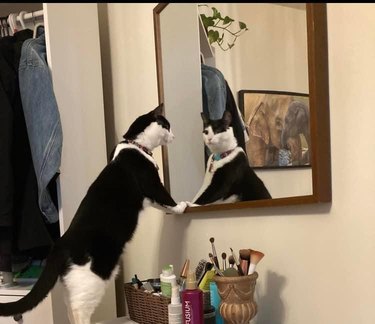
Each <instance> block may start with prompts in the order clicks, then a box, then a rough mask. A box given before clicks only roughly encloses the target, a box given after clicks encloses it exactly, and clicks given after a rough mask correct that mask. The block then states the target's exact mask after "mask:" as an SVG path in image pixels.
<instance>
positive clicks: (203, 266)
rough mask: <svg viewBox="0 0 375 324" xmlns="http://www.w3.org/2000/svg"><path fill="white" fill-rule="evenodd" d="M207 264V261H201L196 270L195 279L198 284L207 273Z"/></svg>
mask: <svg viewBox="0 0 375 324" xmlns="http://www.w3.org/2000/svg"><path fill="white" fill-rule="evenodd" d="M206 264H207V261H206V260H204V259H202V260H200V261H199V263H198V265H197V267H196V268H195V277H196V279H197V283H198V282H200V281H201V280H202V278H203V276H204V274H205V272H206Z"/></svg>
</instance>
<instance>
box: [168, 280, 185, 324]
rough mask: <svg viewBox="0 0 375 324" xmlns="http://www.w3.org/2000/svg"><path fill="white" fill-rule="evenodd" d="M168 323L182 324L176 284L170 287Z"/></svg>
mask: <svg viewBox="0 0 375 324" xmlns="http://www.w3.org/2000/svg"><path fill="white" fill-rule="evenodd" d="M168 324H182V304H181V299H180V287H179V286H178V285H176V286H173V287H172V298H171V303H170V304H169V305H168Z"/></svg>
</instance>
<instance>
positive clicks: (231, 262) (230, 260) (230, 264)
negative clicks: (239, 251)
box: [228, 255, 235, 268]
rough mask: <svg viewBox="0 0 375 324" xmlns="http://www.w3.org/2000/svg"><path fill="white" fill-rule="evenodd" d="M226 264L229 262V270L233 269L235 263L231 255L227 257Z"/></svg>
mask: <svg viewBox="0 0 375 324" xmlns="http://www.w3.org/2000/svg"><path fill="white" fill-rule="evenodd" d="M228 262H229V268H234V263H235V261H234V258H233V255H230V256H229V258H228Z"/></svg>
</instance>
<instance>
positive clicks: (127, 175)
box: [0, 106, 186, 323]
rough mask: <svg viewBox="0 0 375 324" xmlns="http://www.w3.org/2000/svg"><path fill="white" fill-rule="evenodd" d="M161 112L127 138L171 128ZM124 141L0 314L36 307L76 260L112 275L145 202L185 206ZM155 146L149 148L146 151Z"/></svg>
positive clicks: (142, 156) (149, 161)
mask: <svg viewBox="0 0 375 324" xmlns="http://www.w3.org/2000/svg"><path fill="white" fill-rule="evenodd" d="M161 112H162V107H161V106H159V107H157V108H156V109H155V110H153V111H151V112H150V113H148V114H145V115H142V116H140V117H139V118H138V119H137V120H136V121H135V122H134V123H133V124H132V125H131V126H130V128H129V130H128V132H127V133H126V134H125V135H124V137H125V138H126V139H128V140H134V141H137V140H138V139H139V138H140V137H139V135H140V134H143V135H142V136H143V137H142V138H143V140H145V138H144V137H147V136H149V135H146V136H144V133H143V132H144V130H145V129H146V128H147V127H148V126H149V125H150V124H152V123H153V125H154V126H155V125H156V124H155V123H157V125H160V126H161V127H162V128H160V127H159V126H155V129H157V132H158V131H159V130H160V129H162V130H163V131H165V130H167V131H168V132H169V131H170V125H169V122H168V121H167V120H166V119H165V118H164V117H163V116H161ZM157 132H154V133H157ZM168 132H166V133H168ZM154 133H153V134H154ZM146 140H148V138H146ZM124 142H125V141H123V142H121V144H119V145H118V146H117V149H116V153H117V154H116V155H115V156H114V154H115V152H113V153H112V156H114V159H113V160H112V161H111V162H109V164H108V165H107V166H106V167H105V168H104V169H103V170H102V172H101V173H100V174H99V176H98V177H97V179H96V180H95V181H94V182H93V183H92V185H91V186H90V187H89V189H88V191H87V194H86V196H85V197H84V198H83V200H82V202H81V204H80V206H79V208H78V210H77V212H76V214H75V216H74V219H73V221H72V222H71V224H70V226H69V228H68V230H67V231H66V232H65V233H64V235H63V236H62V237H61V238H59V239H58V240H57V241H56V243H55V245H54V247H53V249H52V251H51V253H50V255H49V256H48V258H47V261H46V267H45V269H44V270H43V272H42V274H41V276H40V278H39V280H38V281H37V282H36V284H35V285H34V287H33V289H32V290H31V291H30V293H29V294H28V295H26V296H25V297H24V298H22V299H20V300H19V301H16V302H11V303H6V304H0V316H11V315H15V314H18V313H24V312H26V311H28V310H30V309H32V308H34V307H35V306H36V305H37V304H39V303H40V302H41V301H42V300H43V299H44V298H45V297H46V296H47V294H48V292H49V291H50V290H51V289H52V288H53V286H54V285H55V283H56V281H57V280H58V279H59V278H60V279H61V280H62V282H63V283H64V277H65V275H66V274H67V273H69V271H71V266H72V265H85V264H86V263H88V262H89V261H91V271H92V272H93V273H95V274H96V275H97V276H99V277H100V278H101V279H103V280H107V279H109V278H110V277H111V275H112V274H113V272H114V269H115V268H116V267H117V265H118V262H119V260H120V256H121V254H122V253H123V249H124V246H125V244H126V243H127V242H129V241H130V240H131V238H132V236H133V234H134V232H135V229H136V227H137V223H138V216H139V213H140V211H141V210H142V209H143V208H144V206H145V201H147V202H150V204H151V205H155V207H157V206H162V208H164V207H165V208H167V209H169V210H170V211H172V212H174V213H182V212H183V211H184V209H185V207H186V203H185V202H183V203H181V204H178V205H177V204H176V202H175V201H174V200H173V198H172V197H171V196H170V194H169V193H168V192H167V190H166V189H165V188H164V186H163V184H162V182H161V180H160V178H159V174H158V171H157V168H156V165H155V163H154V162H153V159H152V158H151V159H150V158H148V157H147V156H146V154H147V153H143V152H142V151H141V149H140V148H139V147H137V146H136V145H135V144H134V145H133V144H126V143H124ZM138 144H139V143H138ZM138 144H137V145H138ZM164 144H165V143H164ZM156 146H157V144H155V147H156ZM153 148H154V147H148V148H147V150H150V151H151V150H152V149H153ZM148 154H151V152H148ZM146 205H147V204H146ZM83 286H84V285H83ZM78 311H79V310H78ZM80 320H81V321H82V323H87V322H89V319H87V318H85V319H84V320H82V319H79V320H77V322H78V321H80ZM80 323H81V322H80Z"/></svg>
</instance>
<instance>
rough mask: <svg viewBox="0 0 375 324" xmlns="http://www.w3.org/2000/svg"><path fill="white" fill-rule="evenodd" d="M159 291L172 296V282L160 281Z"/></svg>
mask: <svg viewBox="0 0 375 324" xmlns="http://www.w3.org/2000/svg"><path fill="white" fill-rule="evenodd" d="M160 289H161V293H162V294H163V295H164V296H167V297H172V284H171V283H170V282H163V281H161V282H160Z"/></svg>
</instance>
